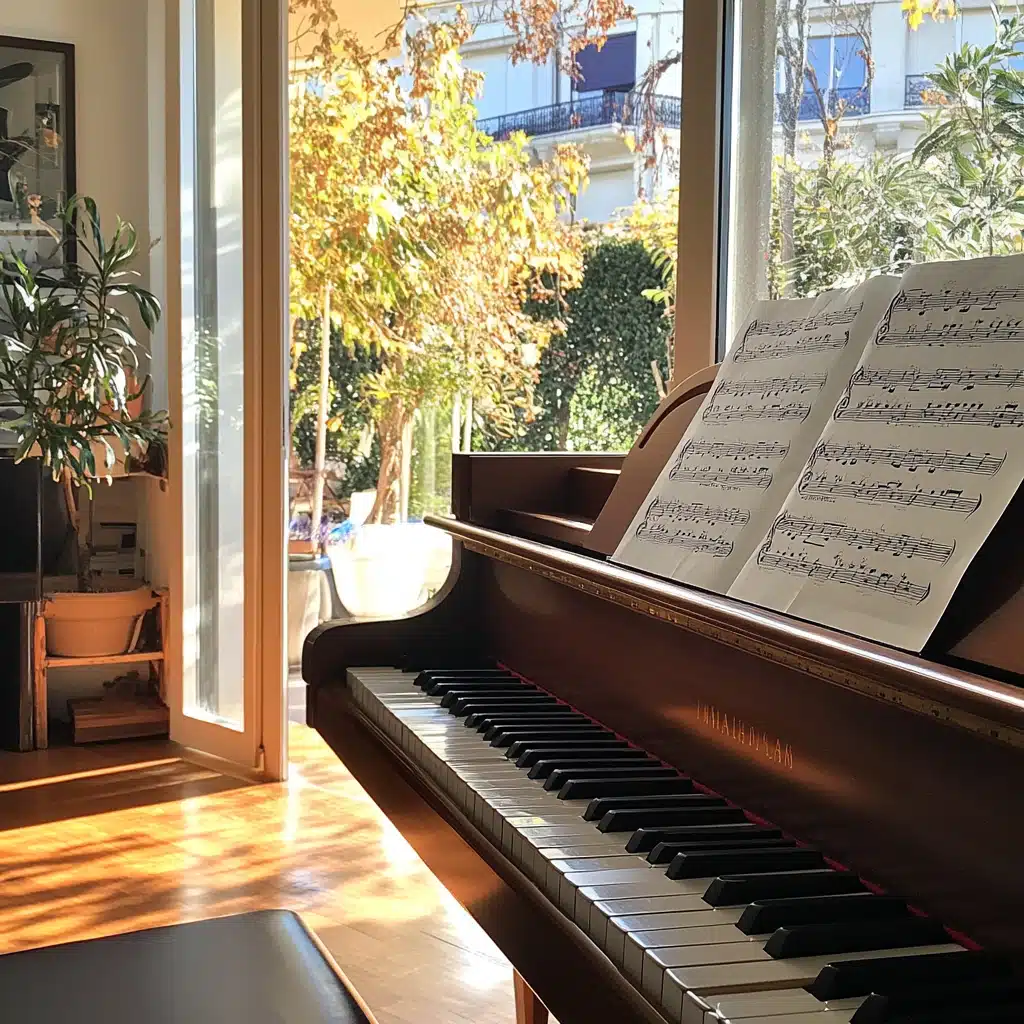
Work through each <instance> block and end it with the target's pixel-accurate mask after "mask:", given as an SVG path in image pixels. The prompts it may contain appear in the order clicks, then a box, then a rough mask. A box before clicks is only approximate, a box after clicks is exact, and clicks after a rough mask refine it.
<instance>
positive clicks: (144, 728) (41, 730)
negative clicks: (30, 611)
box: [32, 588, 167, 750]
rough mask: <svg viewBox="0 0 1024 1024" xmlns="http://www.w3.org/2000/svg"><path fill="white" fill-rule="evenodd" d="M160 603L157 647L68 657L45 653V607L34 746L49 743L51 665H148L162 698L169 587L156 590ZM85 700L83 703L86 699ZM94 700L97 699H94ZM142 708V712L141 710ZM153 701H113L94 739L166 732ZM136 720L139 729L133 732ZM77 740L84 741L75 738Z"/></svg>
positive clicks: (38, 634) (39, 635)
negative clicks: (159, 723) (159, 724)
mask: <svg viewBox="0 0 1024 1024" xmlns="http://www.w3.org/2000/svg"><path fill="white" fill-rule="evenodd" d="M154 594H155V595H156V597H157V599H158V603H157V606H156V607H157V627H158V630H159V643H160V647H159V649H158V650H148V651H134V650H132V651H128V652H126V653H125V654H104V655H98V656H94V657H84V658H65V657H58V656H55V655H50V654H47V653H46V619H45V618H44V617H43V615H42V608H40V612H39V614H37V615H36V618H35V624H34V628H33V645H32V648H33V649H32V663H33V680H34V686H33V702H34V705H35V747H36V749H37V750H45V749H46V748H47V747H48V746H49V722H48V720H47V713H46V694H47V681H46V676H47V672H48V671H49V670H50V669H51V668H89V667H94V666H97V665H131V664H139V663H144V664H148V665H149V675H150V679H155V680H156V681H157V683H158V685H159V693H160V697H161V699H163V698H164V697H165V696H166V667H165V661H166V649H167V589H166V588H159V589H157V590H155V591H154ZM136 643H138V641H137V640H136ZM83 703H84V702H83ZM91 703H95V702H91ZM140 709H141V713H139V711H140ZM89 717H91V718H94V719H96V720H97V724H99V719H100V716H98V715H96V714H95V713H94V712H90V715H89ZM154 717H155V716H154V703H153V702H140V704H139V706H138V707H136V708H134V710H133V704H132V702H130V701H123V700H110V701H109V702H108V703H107V706H106V708H105V709H104V714H103V715H102V732H99V731H98V732H97V734H96V735H94V736H90V737H89V738H91V739H114V738H120V737H125V736H139V735H141V736H152V735H162V734H165V733H166V729H163V728H162V727H161V728H157V727H156V725H155V723H154ZM133 720H134V721H135V722H136V723H137V725H138V729H139V731H132V730H133V725H132V722H133ZM75 742H82V740H81V739H76V741H75Z"/></svg>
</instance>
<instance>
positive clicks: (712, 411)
mask: <svg viewBox="0 0 1024 1024" xmlns="http://www.w3.org/2000/svg"><path fill="white" fill-rule="evenodd" d="M810 414H811V407H810V406H809V405H807V404H805V403H801V402H794V403H793V404H792V405H781V404H779V403H774V404H772V405H734V404H729V405H715V404H714V401H712V402H711V403H710V404H709V405H708V406H707V407H706V408H705V409H704V411H703V412H702V413H701V419H702V420H703V421H704V422H705V423H743V422H749V421H750V420H773V421H775V422H779V423H789V422H793V421H799V422H801V423H802V422H803V421H804V420H806V419H807V417H808V416H810Z"/></svg>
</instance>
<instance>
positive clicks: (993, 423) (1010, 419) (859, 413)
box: [833, 394, 1024, 428]
mask: <svg viewBox="0 0 1024 1024" xmlns="http://www.w3.org/2000/svg"><path fill="white" fill-rule="evenodd" d="M833 417H834V419H837V420H856V421H859V422H862V423H890V424H895V425H899V424H913V423H936V424H961V425H963V426H981V427H997V428H998V427H1024V408H1022V407H1021V405H1020V403H1018V402H1003V403H1002V404H999V405H994V406H992V407H991V408H989V407H987V406H986V405H985V403H984V402H929V403H928V404H927V405H923V406H922V405H915V404H913V403H911V402H857V403H855V404H854V403H852V402H851V401H850V396H849V395H848V394H847V395H844V396H843V397H842V398H841V399H840V400H839V404H838V405H837V406H836V411H835V413H834V414H833Z"/></svg>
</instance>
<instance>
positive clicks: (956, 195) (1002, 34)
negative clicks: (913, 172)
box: [914, 17, 1024, 259]
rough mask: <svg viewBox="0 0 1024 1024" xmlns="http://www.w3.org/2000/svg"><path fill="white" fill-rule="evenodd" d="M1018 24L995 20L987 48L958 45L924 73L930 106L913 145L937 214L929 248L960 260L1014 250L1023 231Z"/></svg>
mask: <svg viewBox="0 0 1024 1024" xmlns="http://www.w3.org/2000/svg"><path fill="white" fill-rule="evenodd" d="M1022 46H1024V22H1021V20H1020V19H1019V18H1007V19H1002V20H1000V19H999V18H998V17H997V18H996V38H995V41H994V42H992V43H990V44H989V45H988V46H984V47H978V46H972V45H970V44H965V45H964V46H962V47H961V48H960V50H958V51H957V52H956V53H953V54H951V55H950V56H948V57H947V58H946V59H945V60H944V61H943V62H942V64H941V65H939V67H938V68H937V69H936V70H935V71H933V72H932V73H931V74H930V75H929V76H928V78H929V79H930V80H931V82H932V83H933V84H934V86H935V88H934V90H932V91H931V92H930V94H929V97H928V98H929V99H930V100H933V101H934V102H935V103H936V104H937V105H938V109H937V110H936V112H935V114H934V115H932V116H931V117H929V118H928V120H927V123H926V129H925V132H924V134H923V135H922V136H921V138H920V139H919V140H918V142H917V145H916V146H915V148H914V160H915V162H916V163H917V164H918V166H920V167H921V168H923V169H924V170H925V171H926V172H927V175H926V176H927V178H928V180H929V181H930V182H931V183H932V186H933V188H934V190H935V196H936V200H937V205H938V206H939V207H940V212H939V213H937V214H936V216H935V217H934V218H933V219H932V222H931V223H930V224H929V225H928V232H927V243H928V249H929V252H930V253H931V254H933V255H935V256H938V257H939V258H944V259H950V258H960V259H962V258H965V257H971V256H983V255H989V256H991V255H993V254H995V253H1008V252H1019V251H1020V250H1021V248H1022V234H1021V233H1022V230H1024V72H1021V71H1020V70H1018V68H1017V67H1015V61H1016V60H1018V59H1019V57H1020V52H1021V47H1022Z"/></svg>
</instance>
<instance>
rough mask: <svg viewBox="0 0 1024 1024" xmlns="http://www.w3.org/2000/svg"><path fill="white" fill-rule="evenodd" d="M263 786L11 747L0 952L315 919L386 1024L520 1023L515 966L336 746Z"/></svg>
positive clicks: (309, 752) (159, 766)
mask: <svg viewBox="0 0 1024 1024" xmlns="http://www.w3.org/2000/svg"><path fill="white" fill-rule="evenodd" d="M290 740H291V758H292V762H293V764H292V769H291V778H290V779H289V781H288V782H287V783H286V784H282V785H262V786H257V785H248V784H246V783H244V782H240V781H238V780H235V779H232V778H228V777H226V776H223V775H220V774H217V773H215V772H212V771H209V770H207V769H205V768H201V767H197V766H196V765H193V764H190V763H187V762H185V761H183V760H181V759H180V757H178V756H177V752H176V750H175V748H173V747H171V746H170V745H168V744H164V743H153V742H139V743H120V744H109V745H102V746H93V747H88V748H64V749H59V748H58V749H52V750H49V751H40V752H37V753H34V754H5V753H0V952H10V951H12V950H17V949H25V948H28V947H31V946H40V945H47V944H49V943H54V942H66V941H71V940H73V939H82V938H88V937H93V936H100V935H108V934H112V933H116V932H122V931H128V930H132V929H137V928H146V927H151V926H155V925H162V924H170V923H173V922H177V921H188V920H196V919H199V918H204V917H214V916H218V915H221V914H230V913H236V912H239V911H243V910H250V909H255V908H262V907H286V908H289V909H293V910H297V911H299V912H300V913H301V914H302V915H303V917H304V918H305V920H306V922H307V923H308V924H309V925H310V926H311V927H312V928H313V929H314V930H315V931H316V932H317V934H318V935H319V936H320V937H321V938H322V939H323V941H324V943H325V944H326V945H327V947H328V948H329V949H330V950H331V952H332V953H333V954H334V956H335V958H336V959H337V960H338V962H339V964H340V965H341V966H342V968H343V969H344V970H345V971H346V973H347V974H348V975H349V977H350V978H351V980H352V982H353V983H354V984H355V985H356V987H357V988H358V989H359V991H360V992H361V994H362V995H363V996H364V997H365V999H366V1000H367V1002H368V1003H369V1005H370V1006H371V1008H372V1009H373V1010H374V1012H375V1013H376V1014H377V1016H378V1018H379V1020H380V1024H443V1022H452V1024H465V1022H468V1021H472V1022H474V1024H491V1022H502V1024H511V1022H512V1021H513V1020H514V1009H513V993H512V971H511V968H510V966H509V964H508V962H507V961H506V960H505V959H504V958H503V957H502V955H501V954H500V952H499V951H498V950H497V948H496V947H495V946H494V945H493V944H492V943H491V942H490V940H489V939H488V938H487V936H486V935H485V934H484V933H483V932H482V931H481V930H480V928H479V927H478V926H477V925H476V923H475V922H474V921H473V920H472V919H471V918H470V917H469V916H468V915H467V914H466V913H465V912H464V911H463V910H462V909H461V907H459V906H458V905H457V904H455V902H454V900H453V899H452V898H451V897H450V896H449V895H448V893H447V892H446V891H445V890H444V889H443V888H442V887H441V885H440V884H439V883H438V882H437V880H436V879H435V878H434V877H433V875H431V874H430V873H429V871H428V870H427V869H426V867H425V866H424V865H423V864H422V862H421V861H420V860H419V858H418V857H417V856H416V854H415V853H414V852H413V850H412V849H411V847H409V845H408V844H407V843H406V842H405V840H404V839H402V837H401V836H400V835H399V834H398V833H397V831H395V829H394V828H393V827H392V826H391V825H390V824H389V823H388V821H387V820H386V819H385V818H384V817H383V815H382V814H381V813H380V811H378V810H377V808H376V807H375V805H374V804H373V803H372V802H371V801H370V800H369V798H368V797H367V796H366V794H365V793H364V792H363V791H362V789H361V788H360V787H359V785H358V784H357V783H356V782H355V781H354V779H353V778H352V776H351V775H349V773H348V772H347V771H346V770H345V769H344V767H343V766H342V765H341V764H340V763H339V762H338V760H337V758H336V757H335V755H334V754H333V753H332V752H331V751H330V750H329V749H328V748H327V747H326V745H324V744H323V743H322V741H321V740H320V738H319V736H317V735H316V733H314V732H312V731H311V730H309V729H307V728H305V726H301V725H294V724H293V725H292V726H291V734H290Z"/></svg>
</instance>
